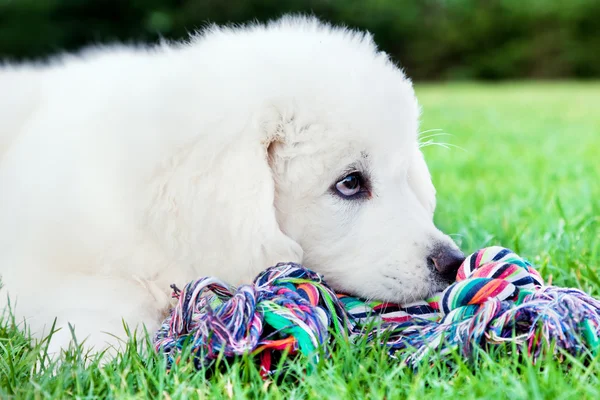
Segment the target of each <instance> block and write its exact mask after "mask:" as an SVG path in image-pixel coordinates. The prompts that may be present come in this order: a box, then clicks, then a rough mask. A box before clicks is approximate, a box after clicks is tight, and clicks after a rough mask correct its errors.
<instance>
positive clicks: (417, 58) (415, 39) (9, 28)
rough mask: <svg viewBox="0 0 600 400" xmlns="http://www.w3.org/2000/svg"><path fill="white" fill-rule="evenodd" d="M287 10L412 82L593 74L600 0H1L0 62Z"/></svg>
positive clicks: (599, 67) (597, 70)
mask: <svg viewBox="0 0 600 400" xmlns="http://www.w3.org/2000/svg"><path fill="white" fill-rule="evenodd" d="M285 12H304V13H311V14H314V15H316V16H318V17H321V18H324V19H326V20H329V21H332V22H339V23H344V24H346V25H348V26H352V27H359V28H364V29H368V30H370V31H371V32H373V34H374V35H375V40H376V41H377V43H378V44H379V45H380V46H381V47H382V49H383V50H385V51H386V52H388V53H389V54H391V55H392V56H393V58H394V59H395V60H396V61H397V62H398V63H399V64H400V65H402V66H403V67H404V68H405V69H406V70H407V72H408V73H409V75H410V76H412V77H413V78H414V79H420V80H425V79H428V80H430V79H512V78H563V77H578V78H588V77H600V0H362V1H361V0H0V59H12V60H22V59H39V58H41V57H44V56H47V55H49V54H53V53H55V52H57V51H59V50H62V49H67V50H75V49H78V48H80V47H82V46H85V45H89V44H94V43H107V42H114V41H117V40H121V41H122V40H125V41H128V42H140V41H150V42H152V41H156V40H157V39H158V38H159V37H166V38H181V37H185V36H186V35H187V34H188V32H190V31H193V30H195V29H198V28H201V27H202V26H203V25H205V24H206V23H207V22H216V23H230V22H232V23H239V22H247V21H249V20H261V21H264V20H268V19H271V18H275V17H278V16H280V15H281V14H283V13H285Z"/></svg>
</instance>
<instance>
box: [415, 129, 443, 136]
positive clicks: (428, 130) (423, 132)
mask: <svg viewBox="0 0 600 400" xmlns="http://www.w3.org/2000/svg"><path fill="white" fill-rule="evenodd" d="M442 131H443V129H439V128H434V129H427V130H426V131H421V132H419V136H421V135H423V134H425V133H429V132H442Z"/></svg>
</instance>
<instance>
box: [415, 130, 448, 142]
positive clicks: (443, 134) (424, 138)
mask: <svg viewBox="0 0 600 400" xmlns="http://www.w3.org/2000/svg"><path fill="white" fill-rule="evenodd" d="M438 136H454V135H453V134H451V133H447V132H442V133H433V134H431V135H426V136H422V137H419V141H423V140H428V139H431V138H433V137H438Z"/></svg>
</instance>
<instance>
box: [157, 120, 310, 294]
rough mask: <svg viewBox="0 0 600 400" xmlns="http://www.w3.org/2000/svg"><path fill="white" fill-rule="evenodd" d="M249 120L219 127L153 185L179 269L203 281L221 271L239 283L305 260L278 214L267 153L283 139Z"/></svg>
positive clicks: (161, 227)
mask: <svg viewBox="0 0 600 400" xmlns="http://www.w3.org/2000/svg"><path fill="white" fill-rule="evenodd" d="M249 119H250V120H252V118H249ZM249 119H245V121H244V119H240V120H235V119H231V120H229V121H227V122H225V123H219V124H218V126H215V127H213V128H214V130H211V132H209V133H208V134H206V135H203V136H202V137H201V138H200V139H198V140H197V141H196V142H195V143H193V144H191V145H190V146H186V147H185V148H184V149H183V150H181V151H180V152H179V153H178V154H177V155H176V156H175V157H173V159H172V160H170V161H169V162H168V163H167V164H168V165H167V166H166V168H165V170H164V171H163V172H161V174H160V176H157V177H155V178H154V179H155V182H154V185H153V187H154V190H153V192H154V193H153V200H152V202H153V204H152V206H151V207H150V212H149V220H148V222H149V224H150V226H151V229H152V230H153V231H154V232H155V234H156V235H157V236H158V237H159V239H160V241H161V242H162V243H164V247H166V248H167V249H168V250H169V251H170V252H171V253H172V254H171V255H172V257H173V258H175V259H178V262H179V263H183V264H187V265H190V266H193V268H194V270H195V272H196V273H197V274H198V275H200V274H204V273H211V274H212V273H214V271H219V274H220V277H222V278H223V279H227V280H228V281H230V282H231V283H233V284H239V283H243V282H248V281H249V280H251V279H253V278H254V277H255V275H256V274H257V273H258V272H260V271H261V270H263V269H265V268H267V267H270V266H272V265H274V264H276V263H277V262H289V261H291V262H301V261H302V249H301V248H300V246H299V245H298V244H297V243H296V242H295V241H294V240H292V239H291V238H289V237H288V236H287V235H285V234H284V233H283V232H282V231H281V229H280V227H279V224H278V221H277V217H276V212H275V204H274V201H275V183H274V180H273V176H272V172H271V168H270V166H269V161H268V149H269V148H270V147H271V145H272V143H274V142H275V141H277V140H283V138H282V137H281V136H279V133H278V131H277V129H275V130H272V129H271V130H269V129H270V128H272V126H273V125H272V124H266V123H264V121H262V120H258V119H256V120H253V121H252V122H249V121H248V120H249ZM219 130H220V131H219Z"/></svg>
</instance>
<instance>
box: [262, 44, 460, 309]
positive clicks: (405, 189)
mask: <svg viewBox="0 0 600 400" xmlns="http://www.w3.org/2000/svg"><path fill="white" fill-rule="evenodd" d="M343 39H344V38H343ZM345 39H346V40H347V41H348V42H349V43H350V44H352V43H353V41H354V44H353V45H352V46H346V47H342V46H341V45H340V46H337V47H336V46H335V45H331V46H330V47H329V48H328V49H325V48H324V49H323V53H322V54H319V53H318V52H315V51H314V50H313V54H312V57H311V60H312V61H311V63H310V67H309V70H310V72H309V73H306V71H300V70H299V72H298V75H297V77H296V79H297V80H299V81H300V82H302V83H303V84H302V86H301V87H300V86H297V87H296V88H295V90H290V91H289V92H282V93H281V98H279V99H277V100H273V101H272V102H271V103H270V106H269V107H267V111H266V112H265V114H264V119H263V128H264V129H265V131H266V132H268V133H269V137H271V138H272V141H271V142H270V143H271V144H270V146H269V148H268V157H269V163H270V166H271V169H272V173H273V177H274V181H275V208H276V214H277V221H278V223H279V226H280V229H281V230H282V232H284V233H285V234H286V235H287V236H289V237H290V238H292V239H293V240H294V241H295V242H297V243H298V244H299V245H300V246H301V247H302V250H303V252H304V258H303V262H304V264H305V265H306V266H307V267H309V268H312V269H314V270H316V271H318V272H320V273H322V274H324V276H325V278H326V280H327V281H328V282H329V283H330V284H332V285H333V286H334V287H335V288H336V289H338V290H341V291H345V292H348V293H353V294H357V295H360V296H364V297H370V298H378V299H384V300H389V301H411V300H414V299H418V298H423V297H424V296H426V295H428V294H430V293H432V292H435V291H437V290H440V289H442V288H443V287H445V286H447V285H448V282H449V281H450V280H453V278H454V277H455V273H456V270H457V269H458V266H459V265H460V263H461V262H462V260H463V259H464V256H463V254H462V253H461V252H460V251H459V249H458V248H457V246H456V245H455V244H454V242H453V241H452V240H451V239H450V238H449V237H448V236H446V235H445V234H443V233H442V232H440V231H439V230H438V229H437V228H436V227H435V226H434V223H433V213H434V209H435V204H436V200H435V189H434V186H433V185H432V182H431V178H430V174H429V171H428V168H427V165H426V163H425V161H424V159H423V155H422V153H421V151H420V150H419V145H418V134H417V132H418V117H419V107H418V104H417V101H416V98H415V95H414V91H413V88H412V84H411V83H410V81H409V80H407V79H406V77H405V76H404V74H403V73H402V72H401V71H400V70H399V69H398V68H397V67H396V66H395V65H394V64H393V63H391V62H390V61H389V60H388V58H387V56H386V55H385V54H382V53H379V52H377V51H376V50H375V48H374V46H373V45H372V43H371V42H370V38H369V37H361V39H360V40H358V39H357V38H354V39H352V40H348V38H347V37H346V38H345ZM332 42H333V41H332ZM320 45H321V46H324V45H323V41H322V42H321V44H320ZM315 46H319V44H315ZM328 52H330V53H331V54H328ZM290 78H291V77H290ZM287 94H290V96H287Z"/></svg>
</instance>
